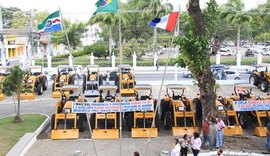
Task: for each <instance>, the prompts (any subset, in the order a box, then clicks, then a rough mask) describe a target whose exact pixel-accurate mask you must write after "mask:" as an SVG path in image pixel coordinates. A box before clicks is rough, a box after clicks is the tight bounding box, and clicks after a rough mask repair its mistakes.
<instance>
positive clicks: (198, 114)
mask: <svg viewBox="0 0 270 156" xmlns="http://www.w3.org/2000/svg"><path fill="white" fill-rule="evenodd" d="M193 104H194V107H195V111H196V119H197V120H201V119H202V105H201V102H200V100H199V99H198V98H195V99H193Z"/></svg>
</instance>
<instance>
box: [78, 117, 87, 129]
mask: <svg viewBox="0 0 270 156" xmlns="http://www.w3.org/2000/svg"><path fill="white" fill-rule="evenodd" d="M85 119H86V115H85V114H84V113H82V114H79V120H78V129H79V131H80V132H83V131H84V129H85Z"/></svg>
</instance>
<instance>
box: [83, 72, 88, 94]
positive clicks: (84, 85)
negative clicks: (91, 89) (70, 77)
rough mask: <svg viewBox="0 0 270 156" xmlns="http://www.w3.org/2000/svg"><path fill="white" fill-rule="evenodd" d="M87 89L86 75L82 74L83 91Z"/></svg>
mask: <svg viewBox="0 0 270 156" xmlns="http://www.w3.org/2000/svg"><path fill="white" fill-rule="evenodd" d="M86 89H87V87H86V75H83V93H84V91H85V90H86Z"/></svg>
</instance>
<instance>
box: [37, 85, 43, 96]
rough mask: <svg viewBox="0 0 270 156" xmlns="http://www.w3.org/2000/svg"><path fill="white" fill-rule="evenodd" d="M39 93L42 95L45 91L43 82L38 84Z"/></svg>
mask: <svg viewBox="0 0 270 156" xmlns="http://www.w3.org/2000/svg"><path fill="white" fill-rule="evenodd" d="M37 93H38V95H42V93H43V86H42V84H41V83H40V84H38V86H37Z"/></svg>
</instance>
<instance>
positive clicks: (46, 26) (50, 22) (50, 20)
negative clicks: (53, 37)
mask: <svg viewBox="0 0 270 156" xmlns="http://www.w3.org/2000/svg"><path fill="white" fill-rule="evenodd" d="M38 30H39V33H48V32H54V31H59V30H62V27H61V18H60V13H59V10H58V11H55V12H54V13H52V14H50V15H49V16H48V17H47V18H46V19H45V20H44V21H43V22H42V23H41V24H39V25H38Z"/></svg>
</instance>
